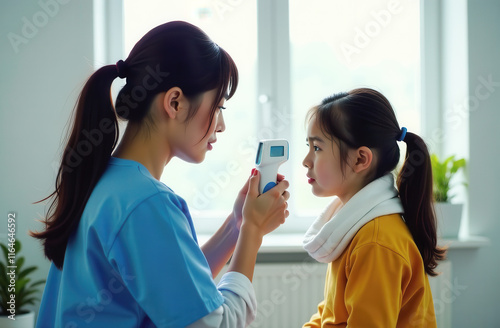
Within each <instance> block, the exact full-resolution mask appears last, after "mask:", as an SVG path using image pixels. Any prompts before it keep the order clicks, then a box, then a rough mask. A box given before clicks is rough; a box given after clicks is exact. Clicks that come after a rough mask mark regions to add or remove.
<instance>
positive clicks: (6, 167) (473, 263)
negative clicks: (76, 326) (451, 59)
mask: <svg viewBox="0 0 500 328" xmlns="http://www.w3.org/2000/svg"><path fill="white" fill-rule="evenodd" d="M55 1H56V0H42V2H43V3H56V2H55ZM59 1H60V2H67V4H60V5H59V8H58V12H57V13H55V14H53V17H51V16H49V15H46V16H47V21H46V22H44V21H43V20H40V21H38V23H39V25H41V27H39V28H38V31H37V32H36V33H32V34H33V35H29V38H27V43H26V44H20V45H19V51H18V52H17V53H16V52H15V51H14V49H13V47H12V45H11V43H10V42H9V39H8V37H7V36H8V34H9V33H10V32H12V33H16V34H18V35H20V36H23V32H22V28H23V24H24V23H23V18H24V17H26V19H27V20H28V21H31V22H33V16H34V15H35V19H43V14H40V12H43V9H42V7H41V6H40V5H39V3H38V1H35V0H31V1H22V2H21V1H9V2H8V3H3V4H2V8H1V10H0V36H1V37H0V177H1V180H0V181H1V182H0V208H1V211H0V238H2V240H5V237H6V236H5V232H6V225H7V223H6V220H7V214H8V212H9V211H14V212H16V213H17V218H18V226H17V231H18V235H17V237H18V238H19V239H20V240H21V241H23V242H24V246H25V249H24V251H23V254H24V255H25V256H26V257H27V260H28V262H29V263H33V264H36V265H39V266H40V267H41V270H40V272H39V274H38V275H39V277H45V275H46V272H47V270H48V262H47V261H46V260H44V258H43V255H42V252H41V247H40V246H39V244H38V242H37V241H35V240H33V239H32V238H29V237H28V236H27V232H28V230H30V229H36V228H40V225H38V224H36V223H35V221H34V220H35V219H36V218H38V217H39V215H40V214H41V213H43V210H44V207H43V206H42V205H33V204H32V203H33V202H35V201H37V200H39V199H41V198H43V197H45V196H46V195H48V193H50V192H51V191H52V188H53V186H54V180H55V171H54V169H53V163H57V161H58V160H59V151H60V150H61V149H60V145H61V137H62V136H64V133H63V129H64V127H65V126H66V123H67V121H68V117H69V114H70V112H71V110H72V107H73V104H74V102H75V100H76V97H77V95H78V92H79V91H80V89H81V86H82V85H83V83H84V81H85V79H86V78H87V77H88V75H89V74H90V73H91V71H92V65H93V53H94V48H93V35H92V33H93V30H92V29H93V22H92V13H93V8H92V1H89V0H72V1H71V0H64V1H63V0H59ZM57 3H58V2H57ZM467 4H468V13H467V20H468V25H467V31H468V43H469V47H468V48H469V52H468V56H467V57H468V59H467V60H468V88H469V91H468V94H469V96H470V98H471V99H472V97H473V96H474V95H475V92H476V88H477V86H478V85H479V84H480V82H479V81H478V78H479V77H483V78H484V79H486V80H487V79H488V77H489V76H490V75H491V76H492V80H493V81H495V82H496V83H500V63H499V62H498V59H499V58H500V42H499V39H498V31H500V20H499V19H498V17H500V1H496V0H468V2H467ZM54 8H55V7H53V9H54ZM28 32H29V31H28ZM31 32H33V31H31ZM497 81H498V82H497ZM492 88H493V91H492V92H491V93H490V95H489V96H488V97H483V95H484V93H481V97H482V98H484V99H481V100H480V102H479V106H478V107H477V108H476V107H471V109H474V110H473V111H471V112H470V113H469V114H470V115H469V124H470V125H469V134H470V145H469V147H470V165H469V179H470V187H469V197H470V201H469V217H470V232H471V233H472V234H477V235H483V236H487V237H489V238H490V240H491V245H490V246H488V247H483V248H480V249H477V250H452V251H450V253H449V257H450V258H451V260H452V261H453V266H454V268H453V270H454V282H453V284H454V287H453V288H452V290H451V294H450V295H449V296H450V301H451V302H453V327H495V326H498V323H499V322H500V311H498V304H500V283H499V282H498V278H497V277H498V276H500V265H499V263H500V255H499V254H500V241H498V240H499V239H498V238H497V235H498V234H499V233H500V215H499V213H500V202H499V201H498V200H497V199H496V198H497V197H498V195H499V192H498V191H497V184H498V183H499V182H500V172H499V171H498V167H499V164H498V163H499V162H500V152H499V150H500V147H499V146H498V140H500V137H499V132H498V131H497V126H498V122H500V108H499V105H500V87H499V86H494V87H492ZM482 91H484V89H483V90H482ZM472 100H473V99H472ZM471 104H472V103H471Z"/></svg>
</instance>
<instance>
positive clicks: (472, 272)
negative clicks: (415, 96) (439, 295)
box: [449, 0, 500, 328]
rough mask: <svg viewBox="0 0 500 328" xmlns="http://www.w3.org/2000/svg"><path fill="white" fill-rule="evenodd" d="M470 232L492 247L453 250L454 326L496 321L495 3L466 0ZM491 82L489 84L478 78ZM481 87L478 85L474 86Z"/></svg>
mask: <svg viewBox="0 0 500 328" xmlns="http://www.w3.org/2000/svg"><path fill="white" fill-rule="evenodd" d="M467 16H468V36H467V38H468V49H469V50H468V71H469V72H468V85H469V91H468V97H469V100H470V104H469V106H470V108H469V123H470V125H469V135H470V141H469V147H470V163H469V169H468V173H469V189H468V191H469V231H470V233H471V234H474V235H482V236H486V237H488V238H489V239H490V241H491V245H490V246H487V247H483V248H480V249H477V250H453V251H451V252H450V254H449V257H450V259H451V260H452V262H453V270H454V279H455V281H454V287H455V288H454V289H453V291H454V292H453V293H452V295H450V299H452V300H453V327H458V328H460V327H499V325H500V311H499V304H500V282H499V280H498V277H499V276H500V239H499V238H498V236H499V234H500V202H499V200H498V197H499V195H500V193H499V191H498V188H499V183H500V171H499V167H500V165H499V162H500V146H499V144H498V142H499V141H500V136H499V134H498V122H500V62H499V59H500V39H499V38H498V31H500V20H499V17H500V1H497V0H468V14H467ZM490 76H491V78H492V80H493V81H494V82H495V83H496V85H495V86H490V88H491V89H490V90H489V91H490V92H489V93H488V92H487V90H488V88H486V87H484V88H481V87H479V86H480V85H482V83H481V82H480V80H479V79H480V78H483V79H485V80H488V77H490ZM477 88H480V89H477Z"/></svg>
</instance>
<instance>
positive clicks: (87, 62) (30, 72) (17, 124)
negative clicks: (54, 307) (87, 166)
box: [0, 0, 93, 279]
mask: <svg viewBox="0 0 500 328" xmlns="http://www.w3.org/2000/svg"><path fill="white" fill-rule="evenodd" d="M58 1H59V2H57V1H56V0H42V1H40V3H42V4H43V3H47V4H51V5H50V6H47V7H46V10H44V9H43V8H42V6H40V4H39V2H38V0H37V1H35V0H30V1H3V2H2V4H1V5H0V6H1V8H0V168H1V169H0V177H1V180H0V181H1V182H0V208H1V210H0V238H1V240H2V241H4V242H5V241H6V235H5V233H6V231H7V216H8V213H9V212H10V211H14V212H16V213H17V238H18V239H19V240H21V241H22V242H23V248H24V250H22V251H21V255H22V254H23V255H24V256H25V257H26V258H27V262H28V263H29V264H34V265H39V266H40V268H41V270H39V272H38V273H37V275H38V277H36V278H40V279H42V278H45V276H46V274H47V270H48V267H49V263H48V262H47V261H46V260H45V259H44V258H43V255H42V252H41V246H40V244H39V243H38V241H36V240H34V239H33V238H30V237H28V231H29V230H30V229H37V228H38V229H40V228H41V225H39V224H37V223H35V219H39V218H40V215H41V214H42V213H43V212H44V206H43V205H40V204H38V205H33V204H32V203H33V202H36V201H38V200H40V199H42V198H44V197H46V196H47V195H48V194H50V193H51V192H52V191H53V188H54V184H55V171H54V168H53V163H57V162H58V161H59V151H60V150H61V147H62V146H61V138H62V137H63V136H64V135H65V134H64V132H63V130H64V128H65V126H66V124H67V122H68V118H69V114H70V112H71V111H72V108H73V105H74V103H75V100H76V97H77V95H78V92H79V91H80V89H81V87H82V85H83V83H84V82H85V79H86V78H87V77H88V75H89V74H90V73H91V71H92V70H93V67H92V64H93V35H92V34H93V25H92V1H82V0H73V1H71V0H58ZM61 3H63V4H61ZM47 12H48V13H49V14H47ZM24 20H26V21H28V22H29V23H25V22H24ZM30 24H33V26H34V28H36V29H33V28H31V29H29V28H28V27H25V28H24V31H23V26H24V25H26V26H29V25H30ZM35 24H38V25H39V26H37V25H35ZM23 32H24V33H23ZM9 33H14V34H17V35H18V36H19V37H21V38H24V41H25V42H26V43H21V44H19V45H18V47H13V46H12V44H11V42H10V41H9V38H8V36H9ZM16 48H17V52H16Z"/></svg>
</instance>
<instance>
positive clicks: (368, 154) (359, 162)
mask: <svg viewBox="0 0 500 328" xmlns="http://www.w3.org/2000/svg"><path fill="white" fill-rule="evenodd" d="M353 157H354V165H353V167H352V169H353V171H354V172H356V173H361V172H363V171H365V170H368V169H369V168H370V167H371V164H372V162H373V152H372V150H371V149H370V148H368V147H365V146H363V147H359V148H358V149H356V152H355V153H354V154H353ZM367 172H368V171H367Z"/></svg>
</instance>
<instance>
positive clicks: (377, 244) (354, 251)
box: [351, 241, 410, 265]
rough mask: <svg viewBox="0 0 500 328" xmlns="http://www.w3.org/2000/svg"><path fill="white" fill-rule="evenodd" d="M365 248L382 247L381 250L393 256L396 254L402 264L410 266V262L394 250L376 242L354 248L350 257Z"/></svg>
mask: <svg viewBox="0 0 500 328" xmlns="http://www.w3.org/2000/svg"><path fill="white" fill-rule="evenodd" d="M365 246H379V247H382V248H383V249H386V250H388V251H389V252H391V253H393V254H396V255H397V256H398V257H400V258H401V259H402V260H403V262H405V263H406V264H407V265H410V262H408V260H407V259H406V258H405V257H404V256H403V255H401V254H400V253H398V252H396V251H395V250H393V249H391V248H389V247H387V246H385V245H382V244H380V243H378V242H376V241H372V242H369V243H366V244H363V245H361V246H359V247H357V248H355V249H354V250H353V251H352V252H351V255H353V254H354V253H356V252H357V251H358V250H360V249H361V248H363V247H365Z"/></svg>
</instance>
